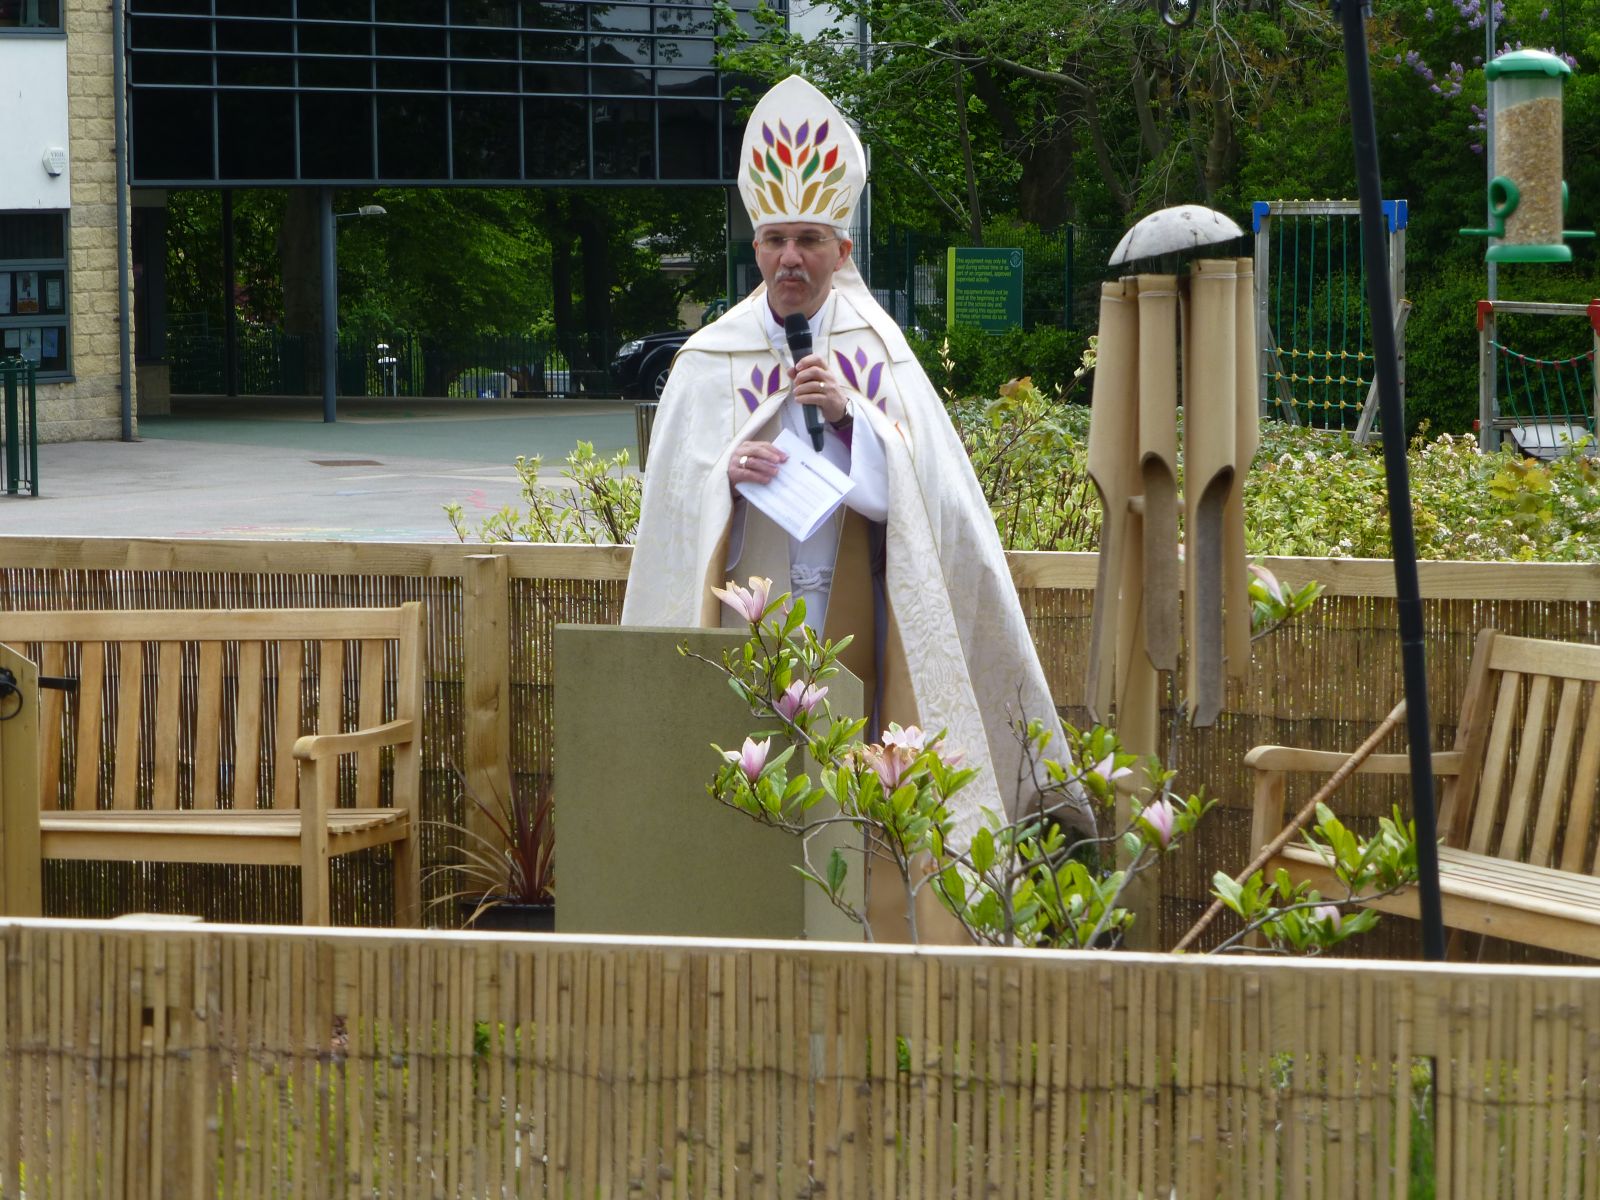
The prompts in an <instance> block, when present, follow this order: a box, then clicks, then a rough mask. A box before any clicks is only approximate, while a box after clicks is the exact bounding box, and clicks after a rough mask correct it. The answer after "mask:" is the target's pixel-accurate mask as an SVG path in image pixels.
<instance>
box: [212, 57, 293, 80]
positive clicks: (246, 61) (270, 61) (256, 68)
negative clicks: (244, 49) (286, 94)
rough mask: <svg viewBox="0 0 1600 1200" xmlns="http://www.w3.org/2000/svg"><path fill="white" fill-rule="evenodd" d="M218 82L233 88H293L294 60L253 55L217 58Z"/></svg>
mask: <svg viewBox="0 0 1600 1200" xmlns="http://www.w3.org/2000/svg"><path fill="white" fill-rule="evenodd" d="M217 82H218V83H220V84H223V85H224V86H233V87H241V86H242V87H292V86H294V60H293V59H292V58H287V57H285V58H263V57H259V56H257V55H253V54H226V55H221V56H219V57H218V58H217Z"/></svg>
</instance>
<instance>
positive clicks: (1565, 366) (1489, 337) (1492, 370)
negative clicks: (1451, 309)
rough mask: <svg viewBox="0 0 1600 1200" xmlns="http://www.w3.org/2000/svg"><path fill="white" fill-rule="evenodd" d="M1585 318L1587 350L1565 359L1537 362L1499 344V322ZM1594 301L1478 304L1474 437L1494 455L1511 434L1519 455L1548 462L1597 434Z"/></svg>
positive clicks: (1599, 307)
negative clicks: (1522, 316)
mask: <svg viewBox="0 0 1600 1200" xmlns="http://www.w3.org/2000/svg"><path fill="white" fill-rule="evenodd" d="M1518 314H1525V315H1529V316H1539V317H1563V318H1566V319H1568V320H1571V319H1572V318H1575V317H1583V318H1585V319H1586V320H1587V321H1588V323H1589V346H1588V348H1587V349H1586V350H1582V351H1580V352H1579V353H1577V354H1574V355H1572V356H1571V357H1568V358H1555V359H1549V358H1536V357H1534V356H1532V355H1528V354H1523V353H1521V352H1519V351H1517V350H1514V349H1512V348H1511V347H1509V346H1506V345H1504V344H1502V343H1501V341H1500V340H1499V334H1500V329H1499V318H1500V317H1504V316H1512V315H1518ZM1597 361H1600V300H1591V301H1589V303H1587V304H1557V303H1553V302H1552V303H1546V302H1543V301H1536V300H1480V301H1478V438H1479V441H1480V443H1481V444H1482V446H1483V448H1484V449H1485V450H1487V451H1489V452H1491V453H1492V452H1494V451H1495V450H1498V449H1499V448H1500V443H1501V440H1502V439H1503V438H1504V436H1505V435H1506V434H1507V433H1509V434H1510V435H1511V437H1512V439H1513V440H1514V441H1515V442H1516V443H1517V445H1518V447H1519V448H1520V449H1521V450H1522V452H1523V453H1525V454H1531V455H1534V456H1535V457H1538V458H1554V457H1556V456H1558V455H1560V454H1564V453H1565V452H1566V450H1567V448H1568V447H1569V446H1570V445H1572V444H1573V443H1575V442H1578V441H1580V440H1581V439H1582V438H1584V437H1585V436H1588V435H1592V434H1593V433H1594V431H1595V418H1596V415H1597V414H1600V370H1597V368H1596V362H1597Z"/></svg>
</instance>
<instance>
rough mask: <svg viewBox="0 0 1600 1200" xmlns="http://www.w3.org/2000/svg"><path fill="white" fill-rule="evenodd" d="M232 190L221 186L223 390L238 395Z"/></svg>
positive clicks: (237, 341)
mask: <svg viewBox="0 0 1600 1200" xmlns="http://www.w3.org/2000/svg"><path fill="white" fill-rule="evenodd" d="M236 274H237V270H236V268H235V266H234V258H233V189H232V188H223V189H222V390H223V391H224V392H225V393H227V394H228V395H229V396H230V397H231V396H237V395H238V394H239V310H238V306H237V305H235V304H234V302H233V280H234V276H235V275H236Z"/></svg>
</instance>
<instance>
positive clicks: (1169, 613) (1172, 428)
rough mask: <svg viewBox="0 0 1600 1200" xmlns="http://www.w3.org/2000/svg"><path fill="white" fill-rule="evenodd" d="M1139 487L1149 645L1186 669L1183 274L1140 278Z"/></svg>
mask: <svg viewBox="0 0 1600 1200" xmlns="http://www.w3.org/2000/svg"><path fill="white" fill-rule="evenodd" d="M1138 446H1139V486H1140V487H1141V488H1142V489H1143V493H1144V527H1143V533H1144V539H1143V540H1144V581H1143V582H1144V589H1143V594H1144V642H1145V654H1146V655H1147V657H1148V658H1149V661H1150V665H1151V666H1153V667H1154V668H1155V669H1156V670H1158V671H1175V670H1177V669H1178V277H1177V276H1176V275H1140V276H1139V436H1138Z"/></svg>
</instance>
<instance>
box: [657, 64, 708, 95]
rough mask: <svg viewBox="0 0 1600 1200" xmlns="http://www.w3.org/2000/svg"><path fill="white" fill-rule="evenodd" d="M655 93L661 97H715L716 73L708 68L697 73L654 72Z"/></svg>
mask: <svg viewBox="0 0 1600 1200" xmlns="http://www.w3.org/2000/svg"><path fill="white" fill-rule="evenodd" d="M656 92H657V94H658V95H662V96H709V97H712V98H715V97H716V94H717V73H716V72H715V71H713V70H711V69H710V68H709V67H707V68H705V69H703V70H699V71H663V70H658V71H657V72H656Z"/></svg>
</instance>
